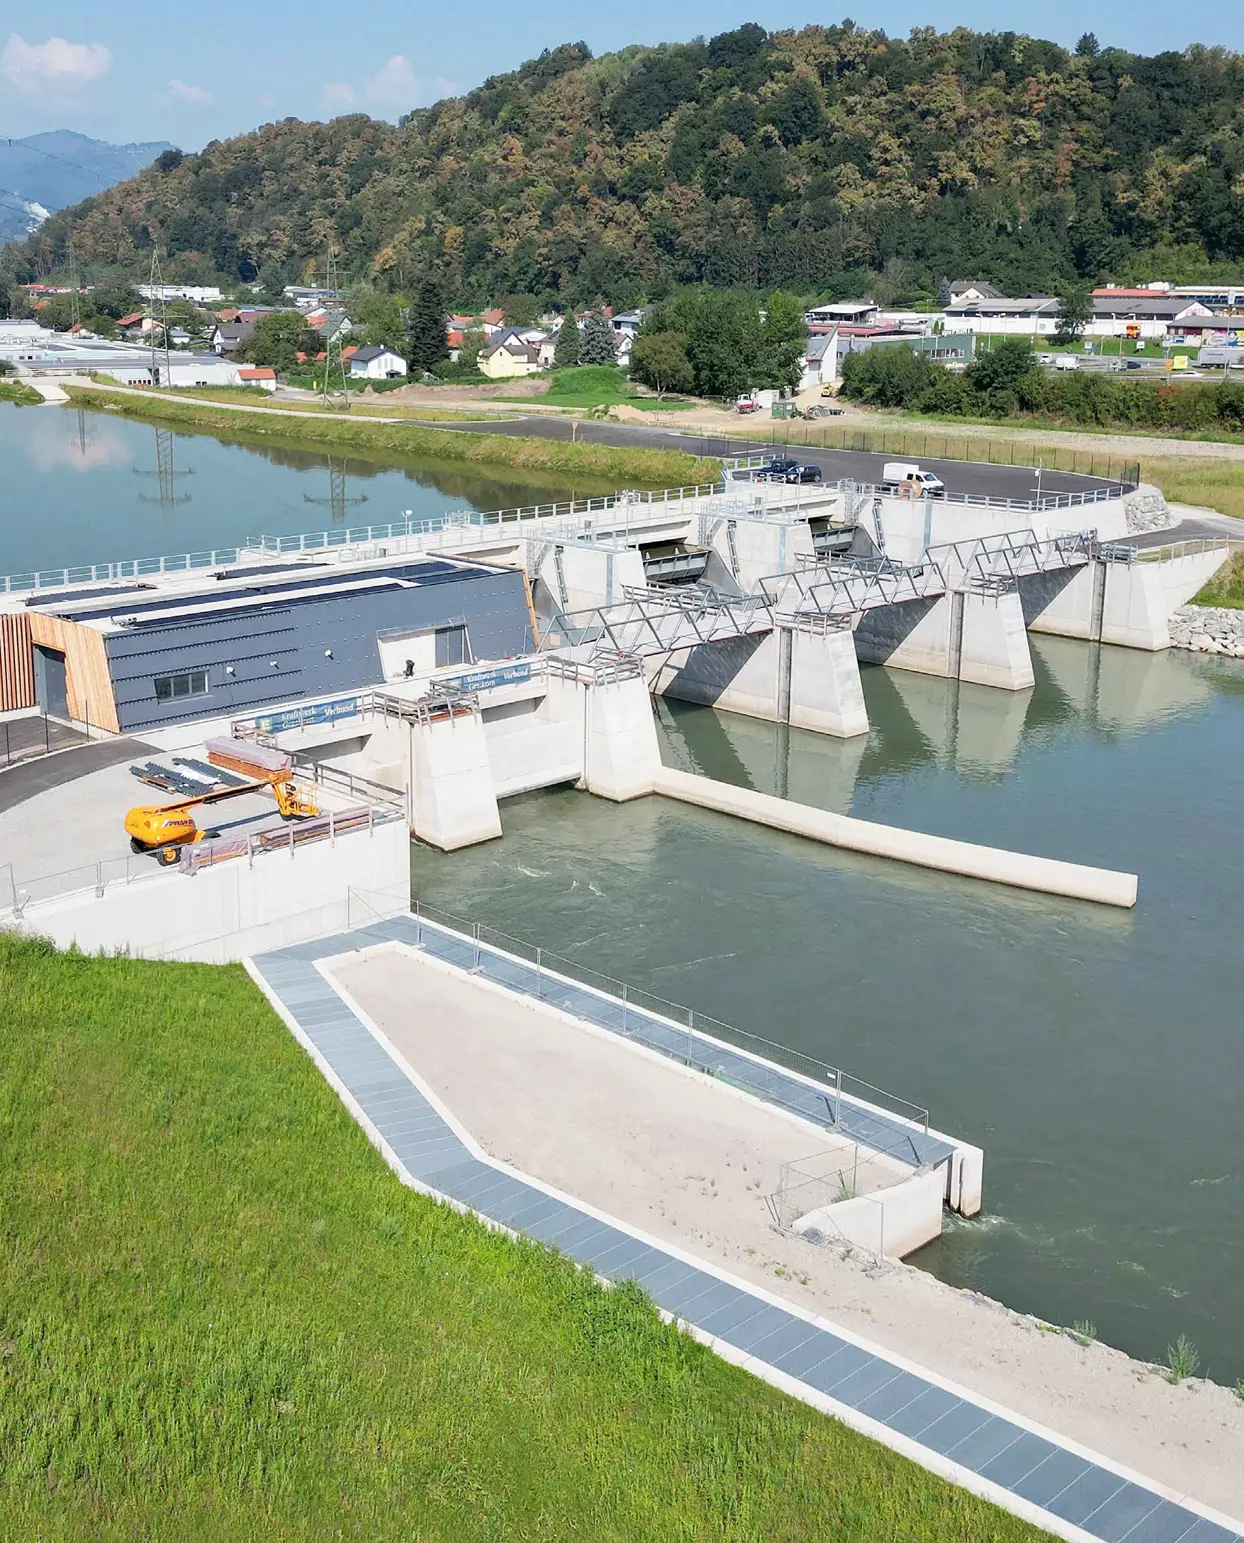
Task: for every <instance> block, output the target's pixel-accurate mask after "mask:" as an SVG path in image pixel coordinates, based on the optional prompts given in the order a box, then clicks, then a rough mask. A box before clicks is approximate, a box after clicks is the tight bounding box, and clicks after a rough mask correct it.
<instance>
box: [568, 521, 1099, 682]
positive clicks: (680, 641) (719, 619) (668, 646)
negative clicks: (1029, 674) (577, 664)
mask: <svg viewBox="0 0 1244 1543" xmlns="http://www.w3.org/2000/svg"><path fill="white" fill-rule="evenodd" d="M1095 551H1096V540H1095V536H1094V533H1093V532H1092V531H1083V532H1079V533H1077V534H1075V535H1062V536H1055V537H1052V538H1048V539H1043V538H1040V537H1038V536H1035V535H1034V534H1033V533H1032V532H1031V531H1026V530H1025V531H1012V532H1007V533H1004V534H999V535H988V536H978V537H974V538H972V539H971V540H966V541H955V542H950V543H947V544H946V545H942V546H935V547H930V548H929V550H928V552H927V553H926V554H925V557H924V559H923V561H921V562H919V563H914V564H909V565H904V564H901V563H896V562H893V561H892V560H891V559H889V558H887V557H873V558H861V557H855V558H836V559H833V560H831V561H829V562H825V561H819V560H813V559H810V558H808V559H805V560H804V561H803V563H802V565H801V566H799V567H798V568H796V570H795V571H794V572H793V573H779V574H773V575H772V576H771V577H769V578H765V579H762V580H761V582H760V593H759V594H756V595H735V594H728V593H726V592H725V591H722V590H719V589H714V588H712V587H711V586H709V585H703V584H693V585H677V586H674V585H671V586H663V585H648V586H645V587H642V588H640V587H634V588H632V587H628V588H627V589H626V590H625V592H624V598H623V599H622V600H621V601H618V602H615V603H614V604H612V605H600V606H590V607H588V608H586V609H584V610H579V611H571V612H562V613H559V614H558V615H557V616H556V617H555V618H554V619H553V621H552V622H551V623H550V625H549V626H548V627H547V628H546V629H545V631H544V633H543V634H542V636H541V638H540V641H539V646H540V648H541V649H551V648H566V647H570V648H571V649H573V650H574V651H575V654H576V656H580V655H581V656H582V657H584V658H592V657H594V656H595V655H597V654H600V653H609V654H611V655H617V654H627V655H631V656H634V657H637V658H650V657H653V656H656V655H661V654H670V653H676V652H678V651H679V650H681V649H686V648H695V647H698V646H699V645H700V644H703V643H719V642H724V641H726V640H728V639H731V638H738V637H747V636H749V635H750V634H753V633H763V632H771V631H773V629H774V628H775V627H779V626H780V627H799V628H808V629H809V630H822V629H830V628H843V629H845V628H847V627H850V626H852V625H853V623H854V622H855V620H856V619H857V618H858V617H859V616H861V615H863V613H864V612H865V611H869V610H874V609H876V608H877V607H880V606H888V605H901V604H903V603H904V602H907V601H912V600H924V599H930V598H936V597H937V596H939V595H944V594H947V593H950V592H952V591H959V590H965V591H970V592H973V593H977V594H993V595H997V594H1004V593H1006V592H1007V591H1008V590H1011V589H1013V588H1014V587H1015V585H1016V584H1017V583H1018V582H1019V580H1020V579H1022V578H1026V577H1029V576H1031V575H1033V574H1038V573H1050V572H1054V571H1057V570H1062V569H1067V568H1074V567H1080V566H1083V565H1084V564H1085V563H1087V562H1089V561H1090V560H1091V559H1092V558H1093V556H1094V555H1095Z"/></svg>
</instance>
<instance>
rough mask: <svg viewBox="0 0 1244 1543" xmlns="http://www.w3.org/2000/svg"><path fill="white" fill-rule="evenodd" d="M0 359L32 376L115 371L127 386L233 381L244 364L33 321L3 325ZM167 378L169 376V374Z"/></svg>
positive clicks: (116, 378)
mask: <svg viewBox="0 0 1244 1543" xmlns="http://www.w3.org/2000/svg"><path fill="white" fill-rule="evenodd" d="M0 359H3V360H6V361H7V362H8V363H9V364H12V365H14V366H16V368H17V369H18V371H19V372H21V373H23V374H28V375H46V374H55V375H65V374H73V375H89V374H91V373H98V374H100V375H110V376H111V377H112V378H113V379H114V380H118V381H121V382H122V383H123V384H124V385H127V386H150V385H170V386H233V385H236V384H237V380H238V366H237V365H236V364H235V363H234V362H233V360H232V359H220V358H217V356H216V355H215V354H205V353H190V352H183V351H182V350H179V349H170V351H169V352H168V354H167V355H166V354H165V352H164V350H163V349H162V348H156V349H152V348H151V347H150V346H149V345H147V344H145V343H121V342H108V341H106V340H105V339H103V338H84V337H80V336H78V335H77V334H75V333H69V332H52V331H50V330H49V329H48V328H46V327H39V326H37V325H35V324H32V323H29V322H27V323H21V322H4V323H3V324H0ZM166 377H167V378H166Z"/></svg>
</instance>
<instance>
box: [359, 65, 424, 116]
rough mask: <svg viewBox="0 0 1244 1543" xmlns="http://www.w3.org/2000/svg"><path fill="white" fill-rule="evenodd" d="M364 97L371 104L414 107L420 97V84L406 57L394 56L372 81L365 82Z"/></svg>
mask: <svg viewBox="0 0 1244 1543" xmlns="http://www.w3.org/2000/svg"><path fill="white" fill-rule="evenodd" d="M363 95H364V96H365V97H366V98H367V100H368V101H369V102H378V103H380V104H381V105H383V106H385V107H401V108H405V109H409V108H411V107H413V106H414V105H415V99H416V97H417V96H418V95H419V82H418V80H417V79H416V77H415V71H414V66H413V65H412V64H411V62H410V60H409V59H408V58H407V57H406V55H405V54H394V55H393V57H392V58H391V59H389V60H386V62H385V63H384V64H383V65H381V67H380V68H379V69H378V70H377V71H376V73H375V74H374V75H373V76H371V77H370V79H367V80H364V82H363Z"/></svg>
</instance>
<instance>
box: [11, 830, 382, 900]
mask: <svg viewBox="0 0 1244 1543" xmlns="http://www.w3.org/2000/svg"><path fill="white" fill-rule="evenodd" d="M402 818H404V815H403V811H402V810H401V809H400V808H393V807H387V806H386V807H380V808H377V807H375V806H373V805H370V804H369V805H367V806H366V807H360V808H357V809H342V810H333V811H330V812H328V813H326V814H322V815H316V816H314V817H313V818H311V819H308V820H300V821H296V822H291V823H289V824H287V825H280V826H273V827H271V828H269V829H267V830H261V831H250V832H248V833H247V834H245V835H238V836H232V837H218V838H211V837H209V838H207V839H205V840H203V841H196V842H193V843H190V844H187V845H186V846H184V847H182V849H181V859H180V862H179V863H178V864H177V871H179V872H182V873H194V872H195V871H197V870H198V869H199V868H204V867H210V866H212V865H213V864H215V863H219V862H225V861H231V860H235V859H239V858H246V860H247V865H248V866H251V867H253V866H254V862H255V859H256V858H257V857H263V856H267V855H269V854H271V853H274V852H288V853H289V854H290V855H291V856H293V855H294V854H295V853H296V852H297V851H298V850H299V849H300V848H302V847H306V846H312V845H315V844H317V843H319V842H321V841H329V842H333V841H336V840H337V839H338V838H339V837H342V836H348V835H353V834H356V833H358V832H361V831H366V832H368V833H370V832H372V831H373V830H375V829H376V827H377V826H380V825H385V824H388V823H389V822H390V821H392V820H398V819H402ZM169 871H170V870H169V869H167V868H163V867H161V866H160V865H159V864H158V863H157V861H156V859H155V857H154V856H152V855H150V854H148V853H143V854H136V855H133V856H129V857H107V858H101V859H100V860H99V861H97V862H94V863H83V864H80V865H79V866H78V867H75V868H64V869H61V870H59V871H58V872H55V873H42V874H35V875H32V876H25V875H22V876H19V875H18V874H17V873H15V871H14V868H13V864H12V863H4V864H0V916H3V915H5V914H6V913H7V914H11V915H12V916H13V917H14V918H16V919H17V920H20V919H21V918H22V916H23V915H24V914H25V912H26V910H27V908H28V907H29V906H32V905H33V906H39V905H44V904H48V903H50V902H52V901H58V900H67V899H70V898H72V897H73V896H75V895H82V896H86V895H93V896H94V897H95V899H97V900H102V899H103V898H104V897H105V896H106V895H109V894H111V893H112V892H113V891H115V890H117V889H124V888H126V887H127V886H129V885H130V884H135V883H138V882H140V881H142V880H144V879H152V880H154V879H158V878H159V877H161V876H162V875H164V874H167V873H168V872H169Z"/></svg>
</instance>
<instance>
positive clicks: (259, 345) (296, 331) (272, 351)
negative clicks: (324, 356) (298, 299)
mask: <svg viewBox="0 0 1244 1543" xmlns="http://www.w3.org/2000/svg"><path fill="white" fill-rule="evenodd" d="M323 347H324V339H323V338H322V337H321V336H320V335H319V333H318V332H316V331H315V330H314V329H313V328H311V327H308V326H307V322H306V318H305V317H304V316H303V314H302V312H301V311H269V312H268V314H267V315H266V316H261V317H260V318H259V320H258V321H257V322H256V323H255V330H254V331H253V332H252V333H251V335H250V337H249V338H247V340H246V342H245V343H243V345H242V347H241V348H239V349H238V354H237V357H238V358H239V359H241V360H243V361H244V362H245V363H247V364H258V365H266V366H268V367H269V368H271V369H274V370H292V369H293V368H294V366H295V364H297V362H298V355H299V354H300V353H303V354H310V355H312V356H313V357H314V355H315V354H317V353H318V352H319V351H320V350H321V349H322V348H323Z"/></svg>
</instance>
